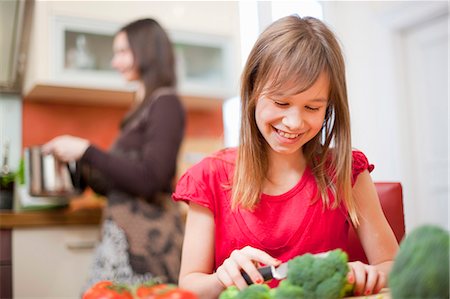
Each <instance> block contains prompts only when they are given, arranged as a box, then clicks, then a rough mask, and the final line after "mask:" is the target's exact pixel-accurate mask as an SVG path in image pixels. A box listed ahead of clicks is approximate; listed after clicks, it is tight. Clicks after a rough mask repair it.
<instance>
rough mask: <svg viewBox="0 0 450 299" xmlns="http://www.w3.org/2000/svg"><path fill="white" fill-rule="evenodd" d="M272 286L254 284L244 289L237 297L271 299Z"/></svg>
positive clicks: (238, 298)
mask: <svg viewBox="0 0 450 299" xmlns="http://www.w3.org/2000/svg"><path fill="white" fill-rule="evenodd" d="M269 291H270V288H269V286H268V285H266V284H252V285H250V286H249V287H248V288H246V289H243V290H242V291H240V292H239V294H238V295H237V296H236V299H271V296H270V293H269Z"/></svg>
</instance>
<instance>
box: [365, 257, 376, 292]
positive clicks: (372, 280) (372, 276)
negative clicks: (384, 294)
mask: <svg viewBox="0 0 450 299" xmlns="http://www.w3.org/2000/svg"><path fill="white" fill-rule="evenodd" d="M364 268H365V271H366V273H367V275H366V286H365V288H364V295H366V296H367V295H370V294H372V293H373V292H374V288H375V286H376V284H377V281H378V270H377V269H376V268H375V267H373V266H369V265H365V267H364Z"/></svg>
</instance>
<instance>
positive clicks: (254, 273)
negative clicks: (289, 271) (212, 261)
mask: <svg viewBox="0 0 450 299" xmlns="http://www.w3.org/2000/svg"><path fill="white" fill-rule="evenodd" d="M231 258H232V259H233V260H234V261H235V262H236V263H237V264H238V265H239V267H240V268H241V269H242V270H243V271H245V273H247V274H248V276H249V277H250V279H251V280H252V281H253V283H257V284H260V283H263V282H264V279H263V277H262V275H261V274H260V273H259V272H258V270H257V269H256V266H255V263H254V262H253V260H251V259H249V258H248V256H246V255H245V254H240V253H238V252H233V253H232V254H231ZM241 275H242V273H241Z"/></svg>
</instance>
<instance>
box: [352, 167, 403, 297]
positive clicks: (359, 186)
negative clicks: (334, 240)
mask: <svg viewBox="0 0 450 299" xmlns="http://www.w3.org/2000/svg"><path fill="white" fill-rule="evenodd" d="M353 198H354V200H355V203H356V207H357V210H358V215H359V226H358V227H357V228H356V232H357V234H358V237H359V239H360V241H361V244H362V246H363V248H364V251H365V253H366V256H367V258H368V260H369V263H370V266H368V265H364V264H362V263H360V262H354V263H350V267H351V268H352V270H353V274H354V277H353V279H354V281H355V293H358V294H366V295H368V294H370V293H377V292H379V290H380V289H381V288H383V287H384V286H385V284H386V281H387V276H388V274H389V272H390V270H391V267H392V263H393V259H394V257H395V254H396V253H397V250H398V243H397V240H396V239H395V235H394V233H393V231H392V229H391V227H390V226H389V223H388V222H387V220H386V217H385V216H384V213H383V210H382V209H381V204H380V201H379V198H378V194H377V191H376V189H375V184H374V183H373V181H372V178H371V177H370V174H369V172H368V171H367V170H366V171H364V172H362V173H361V174H360V175H359V176H358V178H357V180H356V183H355V185H354V187H353Z"/></svg>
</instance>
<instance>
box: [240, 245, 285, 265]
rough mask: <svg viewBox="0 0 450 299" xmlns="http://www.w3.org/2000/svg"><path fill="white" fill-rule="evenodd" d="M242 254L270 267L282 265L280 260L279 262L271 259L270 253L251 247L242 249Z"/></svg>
mask: <svg viewBox="0 0 450 299" xmlns="http://www.w3.org/2000/svg"><path fill="white" fill-rule="evenodd" d="M241 251H242V253H243V254H245V255H246V256H248V257H249V258H250V259H251V260H252V261H255V262H258V263H262V264H266V265H270V266H278V265H279V264H281V261H280V260H277V259H276V258H273V257H271V256H270V255H269V254H268V253H266V252H264V251H262V250H260V249H256V248H254V247H251V246H246V247H244V248H242V249H241Z"/></svg>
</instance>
